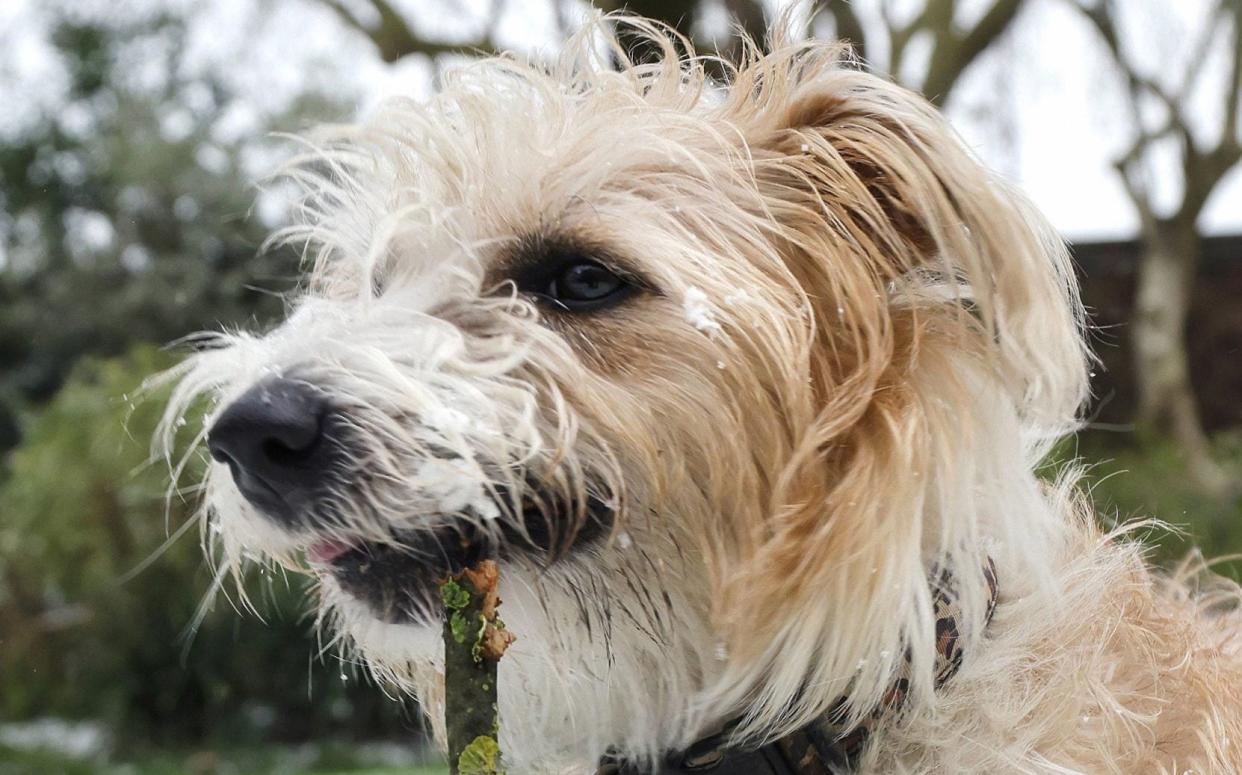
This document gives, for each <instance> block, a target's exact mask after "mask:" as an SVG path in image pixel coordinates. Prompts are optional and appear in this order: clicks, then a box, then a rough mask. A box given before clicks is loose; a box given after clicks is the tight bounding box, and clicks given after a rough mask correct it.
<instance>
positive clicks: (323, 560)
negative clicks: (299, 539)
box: [306, 540, 354, 565]
mask: <svg viewBox="0 0 1242 775" xmlns="http://www.w3.org/2000/svg"><path fill="white" fill-rule="evenodd" d="M353 548H354V547H353V546H351V545H349V544H347V543H344V542H342V541H332V540H324V541H316V542H315V543H313V544H311V545H310V546H308V547H307V548H306V559H307V560H310V561H311V562H313V563H316V564H318V565H328V564H329V563H331V562H332V561H333V560H335V559H336V558H337V557H340V556H341V555H342V554H345V553H346V552H348V551H349V550H350V549H353Z"/></svg>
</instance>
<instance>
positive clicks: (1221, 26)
mask: <svg viewBox="0 0 1242 775" xmlns="http://www.w3.org/2000/svg"><path fill="white" fill-rule="evenodd" d="M1071 2H1072V4H1073V5H1074V6H1075V7H1076V8H1077V9H1078V10H1079V11H1080V12H1081V13H1082V15H1083V16H1084V17H1085V18H1086V19H1087V20H1088V21H1089V22H1090V23H1091V25H1092V27H1093V28H1094V29H1095V31H1096V32H1097V33H1098V35H1099V38H1100V40H1101V41H1102V42H1103V44H1104V47H1105V49H1106V51H1107V52H1108V55H1109V57H1110V59H1111V60H1112V62H1113V63H1114V64H1115V65H1116V67H1117V68H1118V70H1119V72H1120V74H1121V78H1122V82H1123V84H1124V89H1123V97H1124V99H1125V102H1126V105H1127V113H1128V117H1129V123H1130V129H1129V134H1130V140H1129V143H1128V146H1127V147H1126V148H1125V150H1124V151H1123V152H1122V153H1121V154H1120V156H1118V158H1117V159H1116V161H1115V162H1114V166H1115V167H1116V170H1117V173H1118V174H1119V176H1120V177H1121V181H1122V183H1123V185H1124V187H1125V191H1126V194H1127V195H1128V197H1129V199H1130V201H1131V203H1132V204H1133V205H1134V208H1135V210H1136V212H1137V213H1138V216H1139V223H1140V229H1141V236H1142V241H1143V255H1142V258H1141V260H1140V263H1139V267H1138V279H1137V287H1136V291H1135V294H1136V297H1135V315H1134V326H1133V341H1134V371H1135V382H1136V384H1137V386H1138V400H1139V405H1138V422H1139V424H1140V426H1142V427H1143V428H1145V429H1147V430H1149V431H1152V432H1155V433H1157V434H1160V435H1166V436H1169V437H1171V438H1173V439H1174V440H1175V441H1176V442H1177V443H1178V444H1179V446H1180V447H1181V448H1182V450H1183V453H1184V454H1185V457H1186V464H1187V470H1188V472H1189V474H1190V475H1191V476H1192V477H1193V478H1194V479H1195V480H1197V481H1198V483H1199V484H1200V486H1202V487H1204V488H1205V489H1206V490H1207V491H1209V492H1211V493H1215V494H1217V495H1226V494H1228V493H1229V490H1230V489H1231V485H1230V480H1229V478H1228V477H1227V476H1226V474H1225V473H1224V472H1223V471H1222V470H1221V468H1220V467H1219V466H1218V465H1217V464H1216V462H1215V461H1214V460H1213V458H1212V455H1211V450H1210V446H1209V442H1208V439H1207V435H1206V433H1205V432H1204V430H1203V426H1202V424H1201V422H1200V419H1199V411H1198V406H1197V403H1196V401H1195V394H1194V389H1193V385H1192V384H1191V379H1190V362H1189V358H1188V355H1187V350H1186V341H1185V339H1186V321H1187V316H1188V315H1189V312H1190V304H1191V292H1192V290H1193V288H1194V282H1195V277H1196V275H1197V272H1198V264H1199V259H1200V254H1201V252H1202V249H1201V245H1200V233H1199V220H1200V216H1201V215H1202V214H1203V211H1204V208H1205V207H1206V206H1207V204H1208V202H1209V200H1210V199H1211V198H1212V194H1213V193H1214V192H1215V191H1216V189H1217V188H1218V186H1219V185H1220V183H1221V181H1222V180H1223V179H1224V178H1225V176H1226V175H1227V174H1228V173H1229V172H1230V170H1232V169H1233V168H1234V167H1235V166H1236V165H1237V164H1238V162H1239V161H1240V160H1242V140H1240V137H1239V123H1238V122H1239V100H1240V99H1242V34H1240V32H1242V0H1213V2H1212V5H1211V6H1210V10H1209V12H1208V14H1207V16H1206V17H1205V20H1204V23H1203V24H1202V28H1201V29H1200V30H1199V32H1198V35H1197V37H1196V38H1195V39H1193V40H1191V41H1188V44H1187V45H1188V47H1187V48H1186V49H1184V50H1183V51H1182V52H1181V53H1182V56H1181V57H1178V59H1180V60H1182V64H1181V66H1180V67H1169V63H1168V62H1167V61H1162V62H1161V65H1160V67H1158V68H1156V69H1154V70H1153V71H1152V72H1148V71H1147V70H1145V68H1144V67H1143V66H1142V60H1141V59H1140V57H1139V53H1140V52H1136V51H1134V50H1133V49H1134V45H1133V44H1132V42H1131V41H1130V39H1128V38H1127V36H1126V35H1125V34H1124V27H1125V23H1126V20H1125V18H1124V17H1123V12H1122V10H1121V4H1120V3H1119V2H1116V0H1098V2H1096V3H1095V4H1091V5H1089V4H1087V3H1085V2H1083V0H1071ZM1168 10H1171V9H1169V8H1167V7H1166V11H1168ZM1213 52H1218V53H1220V54H1223V55H1224V57H1223V58H1224V73H1225V77H1224V78H1223V81H1224V83H1223V89H1222V90H1221V92H1222V93H1220V94H1217V95H1215V96H1214V99H1215V100H1216V101H1217V102H1218V103H1219V105H1220V108H1221V109H1220V111H1219V121H1218V123H1217V125H1216V126H1214V127H1205V126H1203V125H1202V122H1201V121H1199V120H1198V119H1199V118H1200V117H1201V114H1202V111H1197V110H1196V111H1193V112H1192V108H1191V100H1192V99H1193V98H1196V97H1198V96H1199V95H1200V94H1201V93H1202V92H1203V91H1204V90H1205V88H1210V86H1211V84H1210V82H1209V81H1210V79H1209V78H1207V77H1206V75H1205V67H1204V65H1205V63H1206V62H1207V61H1209V58H1210V57H1209V54H1211V53H1213ZM1148 61H1150V58H1148ZM1170 149H1172V150H1173V151H1174V153H1175V156H1176V160H1177V163H1176V165H1175V171H1176V175H1177V176H1178V177H1179V178H1180V181H1179V182H1180V183H1181V184H1182V185H1181V189H1182V191H1181V198H1180V201H1178V202H1176V203H1175V204H1173V205H1172V206H1171V207H1166V206H1162V204H1163V203H1162V202H1161V201H1160V200H1159V198H1158V195H1157V191H1156V186H1155V184H1154V181H1155V179H1156V174H1155V172H1154V166H1155V165H1156V164H1158V163H1159V160H1160V158H1161V157H1162V155H1163V154H1165V153H1166V152H1167V151H1168V150H1170Z"/></svg>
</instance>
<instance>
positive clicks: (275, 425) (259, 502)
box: [207, 379, 333, 521]
mask: <svg viewBox="0 0 1242 775" xmlns="http://www.w3.org/2000/svg"><path fill="white" fill-rule="evenodd" d="M329 410H330V407H329V405H328V400H327V397H326V396H325V395H324V394H323V393H322V392H321V391H319V390H317V389H316V388H315V387H314V386H312V385H309V384H307V383H305V382H297V381H294V380H290V379H268V380H264V381H263V382H260V383H259V384H257V385H255V386H254V387H252V388H251V389H250V390H248V391H246V392H245V393H243V394H242V396H241V397H240V398H238V399H237V400H236V401H234V402H233V403H232V404H231V405H230V406H229V407H228V408H227V409H225V410H224V412H223V413H222V414H221V415H220V417H219V418H218V419H217V420H216V422H215V425H213V426H212V428H211V431H210V432H209V433H208V436H207V448H208V449H209V450H211V456H212V457H213V458H215V459H216V460H219V461H220V462H221V463H226V464H228V467H229V470H230V471H232V473H233V480H234V481H235V482H236V483H237V488H238V489H239V490H241V493H242V495H244V496H246V499H247V500H249V501H250V502H251V503H253V504H254V505H255V506H258V507H259V508H260V509H262V510H263V511H265V512H267V513H268V514H269V515H270V516H273V517H276V518H279V519H282V520H286V521H292V520H295V519H297V518H298V516H299V514H300V512H302V511H303V510H304V509H305V508H306V507H307V506H309V505H310V504H311V503H312V502H313V500H314V499H315V497H316V495H317V494H318V492H319V491H320V490H321V489H322V487H323V483H324V479H325V476H326V475H327V474H329V473H330V471H329V468H330V466H331V463H332V458H333V450H331V449H329V448H328V447H331V446H332V445H330V444H328V443H326V439H325V437H326V432H325V431H326V427H325V426H326V420H327V418H328V414H329Z"/></svg>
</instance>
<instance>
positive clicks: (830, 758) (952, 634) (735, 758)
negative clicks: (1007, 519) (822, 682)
mask: <svg viewBox="0 0 1242 775" xmlns="http://www.w3.org/2000/svg"><path fill="white" fill-rule="evenodd" d="M983 577H984V579H985V580H986V582H987V588H988V599H987V610H986V612H985V615H984V624H985V625H986V624H987V623H990V622H991V621H992V613H993V612H994V611H995V610H996V600H997V597H998V595H999V586H998V584H997V580H996V565H995V563H993V562H992V560H991V558H989V559H988V560H987V563H986V564H985V565H984V567H983ZM932 579H933V582H932V603H933V606H934V608H933V610H934V612H935V615H936V642H935V649H936V662H935V677H936V688H940V687H941V686H943V685H944V684H945V683H946V682H948V680H949V679H950V678H952V677H953V676H954V675H955V674H956V673H957V671H958V669H959V668H961V666H962V648H961V642H960V641H961V637H960V635H961V626H960V625H961V618H962V611H961V606H960V604H959V601H958V598H957V592H956V590H955V589H954V584H953V577H952V575H951V574H950V573H949V572H948V571H947V570H944V571H938V572H934V573H933V574H932ZM910 662H911V655H910V651H909V649H907V650H906V654H905V660H904V661H903V662H902V665H901V668H900V669H899V670H898V673H897V677H896V678H895V679H894V680H893V683H892V686H891V687H890V688H889V690H888V691H887V692H886V693H885V695H884V698H883V700H881V702H880V703H879V704H878V705H877V706H876V707H875V708H874V709H873V710H872V711H871V713H869V714H867V715H866V716H864V717H863V719H862V721H860V722H858V723H856V724H853V725H850V724H848V723H847V722H846V721H845V719H846V717H847V715H848V710H849V707H848V704H847V703H846V702H845V700H844V698H842V699H841V700H838V701H837V703H836V705H834V706H833V708H832V709H831V710H829V711H828V712H827V713H826V714H824V716H823V718H821V719H820V720H819V721H817V722H815V723H813V724H811V725H810V726H807V727H804V728H803V729H800V730H798V731H796V732H794V733H792V734H790V735H787V736H785V737H782V738H780V739H779V740H774V741H772V742H769V743H766V744H765V745H763V746H761V747H759V748H750V749H741V748H732V747H730V746H729V737H730V735H729V729H728V727H726V729H725V730H724V731H722V732H719V733H717V734H714V735H711V736H709V737H706V738H703V739H702V740H699V741H698V742H696V743H694V744H693V745H691V746H690V747H689V748H687V749H686V750H684V751H679V752H675V753H672V754H670V755H669V756H667V757H666V758H665V762H664V763H663V764H662V765H660V767H659V769H658V770H655V771H650V770H646V771H644V770H642V769H640V768H638V767H636V766H634V765H633V764H630V763H629V762H626V761H625V760H624V759H621V758H617V757H615V756H611V755H606V756H605V757H604V759H603V760H602V761H601V762H600V767H599V769H598V770H597V771H596V775H678V774H679V773H696V774H698V775H844V773H849V772H852V771H854V770H855V769H856V766H857V764H858V760H859V758H860V757H861V756H862V753H863V751H864V749H865V748H866V746H867V741H868V740H870V739H871V735H872V733H873V732H874V731H875V729H876V728H877V727H879V725H880V723H881V722H882V721H884V720H885V719H887V718H891V717H892V716H895V715H897V713H898V712H899V711H900V710H901V707H902V706H903V705H904V704H905V700H906V694H907V693H908V692H909V690H910Z"/></svg>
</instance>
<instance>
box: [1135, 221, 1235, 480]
mask: <svg viewBox="0 0 1242 775" xmlns="http://www.w3.org/2000/svg"><path fill="white" fill-rule="evenodd" d="M1145 231H1146V232H1147V234H1146V235H1145V236H1146V239H1144V246H1143V255H1142V258H1141V261H1140V264H1139V272H1138V283H1137V288H1136V297H1135V305H1134V339H1133V342H1134V369H1135V382H1136V385H1137V387H1138V423H1139V426H1140V428H1141V429H1144V430H1147V431H1149V432H1154V433H1157V434H1160V435H1164V436H1168V437H1169V438H1171V439H1173V440H1174V441H1175V442H1176V443H1177V444H1178V446H1179V447H1180V448H1181V450H1182V453H1183V454H1184V455H1185V459H1186V467H1187V471H1188V473H1189V474H1190V475H1191V476H1192V477H1193V478H1194V479H1195V481H1196V482H1197V483H1198V484H1199V485H1200V486H1201V487H1203V488H1204V490H1205V491H1207V492H1208V493H1210V494H1212V495H1215V496H1225V495H1226V494H1227V493H1228V490H1229V480H1228V477H1227V476H1226V475H1225V473H1224V471H1222V470H1221V468H1220V466H1218V465H1217V464H1216V461H1215V460H1213V458H1212V454H1211V447H1210V445H1209V443H1208V438H1207V434H1206V433H1205V432H1204V430H1203V425H1202V423H1201V422H1200V419H1199V409H1198V404H1197V402H1196V400H1195V393H1194V388H1193V386H1192V384H1191V381H1190V358H1189V356H1188V353H1187V350H1186V321H1187V317H1188V315H1189V312H1190V301H1191V293H1192V291H1193V289H1194V280H1195V275H1196V270H1197V267H1198V263H1199V253H1200V249H1201V246H1200V241H1199V235H1198V233H1197V232H1196V230H1195V224H1194V223H1193V222H1187V221H1186V220H1185V219H1171V220H1157V221H1155V222H1154V223H1153V225H1151V226H1150V227H1149V228H1147V229H1145Z"/></svg>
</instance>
